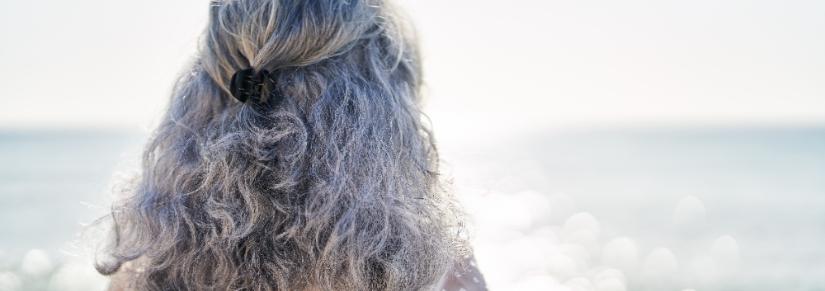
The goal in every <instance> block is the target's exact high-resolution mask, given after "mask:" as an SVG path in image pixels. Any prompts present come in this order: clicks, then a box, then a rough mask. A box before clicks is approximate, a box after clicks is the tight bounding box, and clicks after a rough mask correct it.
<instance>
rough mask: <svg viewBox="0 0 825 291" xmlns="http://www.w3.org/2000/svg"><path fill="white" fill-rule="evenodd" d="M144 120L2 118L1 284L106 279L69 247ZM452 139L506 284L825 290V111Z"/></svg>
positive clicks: (476, 218)
mask: <svg viewBox="0 0 825 291" xmlns="http://www.w3.org/2000/svg"><path fill="white" fill-rule="evenodd" d="M145 136H146V135H145V134H143V133H139V132H135V131H126V130H124V131H116V130H85V131H84V130H51V131H50V130H18V131H15V130H6V131H3V132H0V290H84V288H92V287H90V286H93V287H94V288H98V287H99V286H104V283H101V282H104V281H98V282H97V283H95V284H92V285H88V284H87V285H84V284H86V283H82V282H74V281H72V280H75V281H77V280H79V279H73V278H76V277H77V276H80V277H82V276H86V277H82V278H92V276H94V271H93V270H92V269H91V265H84V264H79V263H70V262H85V261H83V260H82V259H78V255H77V254H76V253H75V252H76V251H75V248H74V247H73V246H75V245H76V244H77V242H78V240H80V237H79V236H78V233H80V232H81V231H82V230H83V229H84V225H85V224H88V223H90V222H91V221H93V220H94V219H96V218H98V217H100V216H101V215H103V214H105V213H106V210H107V207H108V205H109V204H110V203H111V196H112V187H113V181H115V180H116V179H114V178H113V177H115V176H117V175H119V174H118V173H128V172H130V171H134V170H135V167H136V165H137V164H138V163H139V153H140V148H141V147H142V144H143V142H144V141H145ZM442 148H443V149H444V150H443V152H444V154H443V158H444V159H445V162H444V164H445V168H448V170H446V172H447V173H449V174H450V175H452V176H454V177H455V179H454V184H455V185H454V188H455V189H456V190H455V191H456V192H459V194H460V197H461V199H462V201H465V202H466V203H467V204H468V209H469V213H470V215H471V217H472V221H473V223H474V224H473V225H474V227H476V228H477V229H478V231H477V233H476V235H475V238H474V242H475V243H477V244H478V245H479V247H478V250H477V251H478V259H479V264H480V267H481V268H482V271H483V272H485V273H486V275H485V276H487V277H488V278H489V279H488V280H490V281H491V282H490V283H491V286H493V287H498V288H496V289H498V290H516V289H513V288H523V289H521V290H527V289H534V290H556V289H558V290H690V289H692V290H806V291H808V290H825V247H823V246H825V127H815V126H811V127H671V128H601V129H568V130H548V131H546V132H537V133H533V134H524V135H520V136H515V137H512V138H508V139H507V140H504V141H492V142H491V141H486V142H467V143H464V144H460V145H459V144H455V145H450V144H448V145H443V146H442ZM544 204H546V205H544ZM507 205H510V206H512V207H511V208H508V207H509V206H507ZM544 206H547V207H544ZM519 209H524V210H523V211H520V210H519ZM487 232H494V233H496V234H500V235H499V237H497V236H496V235H487ZM500 236H505V237H509V238H510V239H506V238H505V239H502V238H500ZM616 238H627V239H616ZM628 241H629V242H632V243H630V244H628V243H623V242H628ZM514 246H529V248H522V249H514V248H515V247H514ZM616 246H618V247H616ZM545 247H546V248H547V251H545ZM555 250H558V251H555ZM571 250H572V251H571ZM542 256H545V257H542ZM505 257H508V258H505ZM514 258H515V259H514ZM613 258H619V260H618V262H619V263H620V264H619V265H621V266H619V265H617V263H616V262H617V260H616V259H613ZM519 260H523V262H520V261H519ZM560 260H561V261H564V262H567V263H565V264H561V263H559V261H560ZM731 262H733V263H731ZM625 263H626V264H625ZM507 264H516V265H519V267H523V268H513V266H510V265H507ZM66 266H71V267H66ZM86 266H88V268H87V267H86ZM516 269H518V270H519V271H518V272H515V271H512V270H516ZM74 274H81V275H82V276H81V275H77V276H75V275H74ZM617 274H618V275H617ZM657 278H671V280H668V282H664V283H662V282H656V281H657V280H658V279H657ZM84 280H86V279H84ZM101 280H102V279H101ZM525 282H527V283H525ZM657 284H658V285H657ZM518 286H521V287H518ZM577 286H578V287H577ZM582 286H583V287H582ZM600 286H601V287H600ZM605 286H606V287H605ZM657 286H658V287H657ZM579 287H581V288H579ZM563 288H567V289H563ZM576 288H579V289H576ZM588 288H590V289H588ZM600 288H601V289H600ZM610 288H613V289H610ZM659 288H662V289H659Z"/></svg>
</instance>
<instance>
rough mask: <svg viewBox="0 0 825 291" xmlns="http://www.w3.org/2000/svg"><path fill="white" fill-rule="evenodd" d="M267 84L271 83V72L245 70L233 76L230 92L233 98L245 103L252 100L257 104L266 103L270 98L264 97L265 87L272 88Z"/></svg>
mask: <svg viewBox="0 0 825 291" xmlns="http://www.w3.org/2000/svg"><path fill="white" fill-rule="evenodd" d="M267 82H270V78H269V71H267V70H260V71H258V72H255V70H254V69H244V70H240V71H238V72H236V73H235V74H234V75H232V80H231V81H230V84H229V91H230V92H231V93H232V97H235V99H238V101H241V102H243V103H246V102H247V101H250V100H251V101H253V102H256V103H266V102H267V101H268V100H267V99H268V98H265V96H262V95H263V94H264V87H265V86H266V87H267V88H266V89H269V87H271V86H268V84H267Z"/></svg>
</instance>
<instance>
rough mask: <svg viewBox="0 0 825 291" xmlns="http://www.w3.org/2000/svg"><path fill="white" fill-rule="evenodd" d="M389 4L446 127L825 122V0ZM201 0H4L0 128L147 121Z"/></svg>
mask: <svg viewBox="0 0 825 291" xmlns="http://www.w3.org/2000/svg"><path fill="white" fill-rule="evenodd" d="M400 2H401V3H402V4H403V6H404V7H406V8H407V13H408V14H409V15H411V16H412V18H413V20H414V22H415V23H416V25H417V27H418V30H419V34H420V38H421V43H422V45H423V47H424V53H425V55H424V57H425V73H426V80H427V83H428V86H427V89H426V92H427V98H428V111H429V112H430V114H431V115H432V117H433V119H434V121H435V122H436V124H442V125H443V127H445V128H450V127H452V128H464V127H475V128H478V127H481V128H484V129H487V128H490V126H494V125H496V124H498V125H501V124H510V125H518V126H527V127H531V126H538V125H542V126H544V125H568V124H570V125H576V124H607V125H610V124H617V123H642V124H656V123H684V124H697V123H768V124H773V123H825V53H823V52H825V1H813V0H812V1H801V0H775V1H755V0H740V1H718V0H713V1H710V0H696V1H661V0H650V1H644V0H629V1H608V0H605V1H587V0H585V1H545V0H509V1H490V0H402V1H400ZM208 3H209V1H207V0H174V1H169V0H142V1H111V0H79V1H65V0H40V1H22V0H17V1H13V0H3V1H2V2H0V39H2V45H0V80H2V81H0V82H2V83H0V128H14V127H84V126H95V127H112V126H127V127H143V128H145V127H148V126H150V125H151V124H152V123H153V122H154V121H155V120H156V119H157V117H158V116H159V115H160V114H161V111H162V109H163V108H164V105H165V104H164V102H165V101H166V100H167V96H168V95H169V90H170V88H171V86H172V83H173V82H174V80H175V76H176V75H177V74H178V72H179V71H181V70H182V69H183V66H184V64H186V62H187V61H188V60H189V58H190V57H191V56H192V55H193V53H194V50H195V44H196V42H197V38H198V36H199V33H200V31H201V30H202V28H203V27H204V25H205V21H206V12H207V8H208ZM504 127H507V126H504Z"/></svg>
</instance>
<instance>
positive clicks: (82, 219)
mask: <svg viewBox="0 0 825 291" xmlns="http://www.w3.org/2000/svg"><path fill="white" fill-rule="evenodd" d="M397 2H398V3H399V4H400V6H402V7H403V8H405V10H406V12H407V14H408V15H409V16H410V18H411V19H412V21H413V22H414V23H415V24H416V26H417V28H418V32H419V37H420V40H421V45H422V47H423V53H424V62H425V74H426V82H427V85H426V88H425V93H426V100H427V101H426V102H427V112H428V114H429V116H430V117H431V118H432V123H433V124H434V130H435V132H436V135H437V137H438V141H439V144H440V146H441V150H442V153H443V159H444V172H445V173H447V174H448V175H449V176H451V177H453V178H454V185H453V188H454V189H455V191H456V193H457V194H458V195H459V197H460V199H461V200H462V201H463V202H464V204H465V207H466V208H467V210H468V212H469V214H470V215H471V219H472V221H471V222H472V224H471V225H472V239H473V242H474V245H475V251H476V255H477V257H478V263H479V265H480V267H481V270H482V272H484V273H485V276H486V277H487V280H488V281H489V285H490V287H492V288H493V290H571V291H572V290H579V291H581V290H598V291H618V290H825V249H823V248H822V247H821V246H822V245H823V244H825V82H824V81H825V54H823V53H822V52H825V17H822V16H823V15H825V2H823V1H812V0H811V1H805V0H783V1H778V0H772V1H753V0H747V1H745V0H728V1H710V0H697V1H653V0H649V1H648V0H628V1H594V0H585V1H537V0H512V1H492V0H451V1H435V0H401V1H397ZM207 8H208V1H207V0H178V1H160V0H145V1H126V2H124V1H104V0H81V1H60V0H43V1H14V0H2V1H0V39H2V45H0V290H102V288H104V286H105V285H106V281H105V279H104V278H102V277H100V276H98V275H96V273H95V272H94V270H93V268H92V265H91V263H90V259H89V258H90V255H89V253H90V252H89V250H88V248H89V246H87V243H86V242H87V241H88V240H89V238H88V237H89V236H91V237H94V236H96V235H99V234H95V233H90V232H89V231H86V232H83V230H84V229H85V226H86V225H88V224H89V223H91V222H92V221H93V220H94V219H96V218H98V217H100V216H101V215H103V214H105V213H106V209H107V208H108V205H109V204H110V203H111V197H110V196H111V194H112V187H113V186H114V185H115V183H114V182H115V181H117V177H118V176H122V175H126V174H128V173H130V172H134V171H135V167H136V166H137V165H138V161H137V160H138V156H139V154H140V150H141V147H142V145H143V142H144V140H145V138H146V136H147V135H148V133H149V131H150V130H151V129H152V127H153V125H154V124H155V122H156V121H157V120H158V119H159V117H160V115H161V113H162V111H163V110H164V107H165V101H166V100H167V98H168V95H169V92H170V90H171V86H172V84H173V82H174V80H175V78H176V75H177V74H178V73H179V72H180V71H182V70H183V68H184V65H185V64H186V63H187V62H188V61H189V60H190V59H191V57H192V56H193V54H194V52H195V50H196V45H197V42H198V37H199V34H200V32H201V30H202V29H203V27H204V26H205V22H206V15H207Z"/></svg>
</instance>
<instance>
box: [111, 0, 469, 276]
mask: <svg viewBox="0 0 825 291" xmlns="http://www.w3.org/2000/svg"><path fill="white" fill-rule="evenodd" d="M210 5H211V8H210V17H209V24H208V27H207V29H206V32H205V34H204V37H203V39H202V41H201V47H200V49H199V53H198V55H197V57H196V58H195V60H194V62H193V63H192V65H191V66H190V68H189V69H188V70H186V72H185V73H183V74H182V76H181V78H180V79H179V80H178V83H177V84H176V86H175V88H174V90H173V94H172V96H171V100H170V102H169V108H168V111H167V112H166V114H165V115H164V117H163V119H162V120H161V122H160V124H159V126H158V128H157V129H156V130H155V132H154V133H153V135H152V136H151V138H150V140H149V142H148V144H147V146H146V149H145V152H144V157H143V164H142V171H141V173H140V174H139V175H138V176H137V177H135V178H134V179H133V180H131V182H130V183H127V184H126V185H128V187H126V188H125V191H124V192H125V196H124V197H122V198H120V199H118V201H117V202H115V204H114V206H113V208H112V212H111V214H110V215H109V216H107V217H108V218H109V221H110V222H111V235H110V236H109V240H108V243H107V244H106V246H105V248H104V250H105V251H104V252H103V254H105V256H103V258H102V259H99V261H98V263H97V269H98V271H99V272H101V273H102V274H115V273H118V272H119V271H120V272H126V271H127V270H124V269H129V270H131V271H133V272H130V274H129V276H128V286H129V287H130V289H137V290H227V289H232V290H422V289H427V288H432V287H433V286H434V284H436V283H437V282H438V281H439V280H440V278H441V277H442V276H443V274H444V273H445V272H446V271H447V270H448V268H449V266H450V265H451V264H452V263H453V262H454V261H455V260H456V258H457V256H458V255H460V254H461V253H462V250H463V249H464V248H463V246H464V240H463V239H462V238H461V237H462V235H461V233H462V226H461V215H460V211H459V209H458V208H457V206H456V204H455V203H454V202H453V201H454V200H453V199H452V198H451V196H450V195H449V193H448V191H446V190H445V188H446V187H445V186H444V185H445V183H444V179H442V178H441V177H440V176H439V173H438V155H437V151H436V148H435V145H434V140H433V137H432V134H431V132H430V130H429V129H428V128H429V126H428V125H427V123H426V118H425V116H424V115H423V114H422V112H421V110H420V109H421V104H420V103H421V100H420V99H421V98H420V94H419V91H420V87H421V70H420V69H421V66H420V60H419V55H418V49H417V44H416V41H415V39H414V35H413V33H412V32H411V29H410V28H409V26H408V25H406V23H405V22H403V21H400V18H399V17H398V16H397V14H396V10H394V9H393V8H392V7H391V5H390V3H386V1H383V0H374V1H369V0H312V1H306V0H226V1H212V2H211V4H210ZM247 68H253V69H256V70H264V69H265V70H268V71H270V72H273V73H272V75H271V78H272V80H273V84H274V85H273V86H274V88H272V90H270V92H269V93H267V94H281V96H283V101H282V102H281V103H280V104H278V105H277V106H268V107H267V106H264V107H261V106H252V105H250V104H248V103H242V102H238V101H236V100H235V99H234V98H232V95H231V94H230V89H229V84H228V83H229V82H230V78H231V77H232V75H233V73H235V72H236V71H238V70H244V69H247ZM124 265H128V266H130V267H129V268H125V267H123V266H124Z"/></svg>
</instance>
